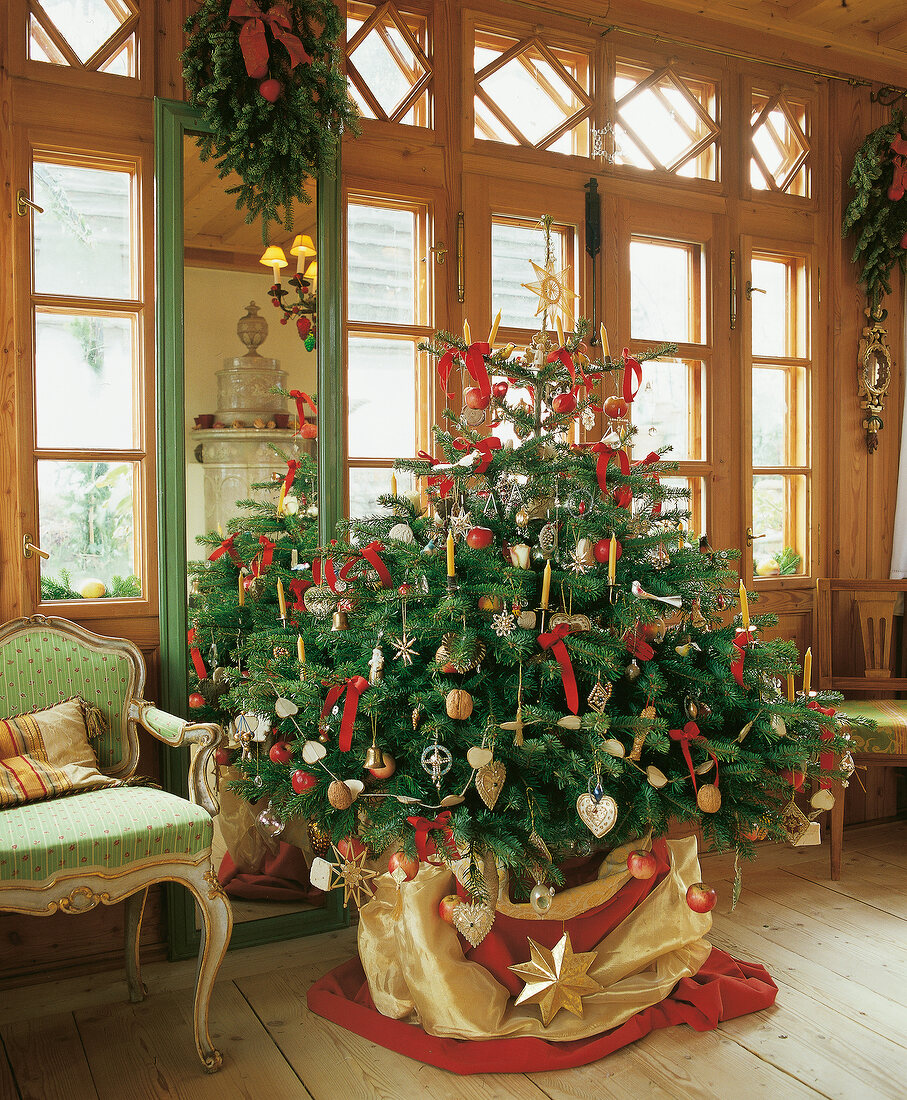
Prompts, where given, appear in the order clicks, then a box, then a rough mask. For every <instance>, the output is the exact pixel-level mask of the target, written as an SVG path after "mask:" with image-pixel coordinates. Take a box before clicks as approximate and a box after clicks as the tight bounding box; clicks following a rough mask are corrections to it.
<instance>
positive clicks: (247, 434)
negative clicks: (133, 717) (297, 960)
mask: <svg viewBox="0 0 907 1100" xmlns="http://www.w3.org/2000/svg"><path fill="white" fill-rule="evenodd" d="M202 129H203V128H202V126H201V125H200V123H199V120H198V118H197V116H196V115H195V113H194V112H193V111H192V109H191V108H189V107H187V106H186V105H185V104H182V103H172V102H163V101H161V102H159V103H158V109H157V138H156V141H157V222H158V301H159V347H160V351H161V354H160V361H159V408H160V410H161V416H160V439H159V453H160V466H161V469H160V476H159V481H160V484H161V487H162V489H161V497H160V505H161V506H160V520H161V544H162V554H161V560H162V561H165V562H166V575H165V576H164V577H162V602H161V611H162V619H161V650H162V680H163V683H162V692H163V695H164V701H165V703H166V704H167V705H168V707H169V708H170V709H171V710H172V711H173V712H174V713H177V714H184V715H186V714H189V713H191V712H190V711H188V710H187V697H188V687H187V684H188V681H187V665H186V662H187V646H186V631H187V627H188V625H189V618H190V616H189V613H188V612H189V609H191V601H192V600H193V595H192V592H191V589H190V590H187V582H186V576H187V563H191V562H193V561H203V560H204V559H205V558H206V556H207V554H208V553H209V549H210V548H209V547H205V546H202V545H200V544H199V542H198V541H197V539H198V536H199V535H203V534H206V533H207V534H210V533H211V532H221V533H223V532H226V531H228V530H229V524H230V521H231V520H233V519H235V518H236V517H239V516H241V515H243V514H244V512H245V511H246V510H244V509H242V508H241V507H240V506H239V503H238V502H240V501H244V500H250V499H251V500H254V499H256V498H262V499H267V498H268V497H269V496H270V494H271V492H272V491H271V490H269V489H268V488H261V486H262V484H263V483H264V484H269V483H273V482H274V481H276V480H277V479H282V477H283V475H284V473H285V472H286V468H287V467H286V460H287V459H292V458H295V459H299V458H300V457H301V456H303V455H308V456H309V457H310V458H311V459H312V460H313V461H314V463H315V464H316V466H317V469H318V479H317V482H316V485H315V486H314V492H313V493H312V499H311V500H306V499H303V501H302V504H303V506H304V507H311V508H312V509H313V510H314V508H315V507H316V499H317V506H318V510H319V526H320V527H321V529H322V531H325V530H326V529H328V527H329V525H330V524H331V519H332V517H333V516H334V514H335V512H336V508H337V502H336V501H335V500H332V499H331V497H332V493H333V489H334V487H335V486H336V485H339V484H340V477H339V473H336V474H335V472H334V471H333V470H332V469H331V467H330V464H331V462H336V461H337V460H338V457H339V456H336V455H334V456H332V455H331V454H329V453H325V450H326V448H325V447H324V446H323V445H322V446H321V447H320V448H319V443H318V438H317V437H318V436H319V435H320V436H322V437H324V435H325V434H326V433H325V432H324V431H323V430H322V431H319V430H318V428H319V425H318V424H317V417H316V413H315V406H316V404H318V405H320V404H321V399H320V398H317V397H316V395H317V394H319V393H322V395H323V396H324V397H326V398H327V403H328V405H332V404H333V402H334V401H335V400H336V395H337V393H338V387H337V385H336V380H335V379H334V378H333V376H332V372H333V370H334V369H335V368H334V364H333V363H332V362H331V357H330V356H329V355H328V354H327V347H330V346H335V347H336V346H337V344H336V343H335V342H333V343H327V344H326V343H325V342H326V341H330V340H331V323H332V318H333V317H335V316H339V311H338V309H337V306H336V302H335V301H333V300H332V299H336V295H337V293H338V287H339V278H338V274H339V273H338V272H337V270H336V267H337V263H336V259H337V255H338V250H337V247H336V238H337V237H338V236H339V224H338V222H337V217H336V212H337V204H336V187H337V183H336V180H326V179H325V180H318V181H315V180H311V181H309V183H308V185H307V196H308V199H309V200H310V201H308V202H306V201H304V200H303V199H300V200H299V201H298V202H297V203H296V205H295V208H294V210H293V225H294V228H293V231H292V233H287V232H282V231H280V230H279V229H278V228H277V227H273V226H272V234H271V236H272V243H274V244H278V245H280V247H281V249H282V251H283V253H284V255H285V258H286V259H287V260H288V261H289V265H288V266H287V267H286V268H280V267H274V268H271V267H268V266H265V265H263V264H262V262H261V260H262V258H263V245H262V240H261V229H260V226H259V225H258V224H247V223H246V221H245V217H244V213H243V212H242V211H239V210H237V209H236V205H235V196H233V195H231V194H229V193H228V191H229V188H230V187H231V186H233V185H234V184H235V182H236V181H235V180H233V179H231V178H230V177H229V176H228V177H226V178H225V179H220V178H218V171H217V167H216V165H215V164H214V162H213V161H211V160H209V161H206V162H202V160H201V158H200V156H199V149H198V141H197V138H198V134H199V133H200V132H201V131H202ZM328 219H330V221H329V220H328ZM284 238H286V239H284ZM280 262H281V261H280V260H275V263H280ZM291 279H293V282H290V280H291ZM278 280H279V281H281V283H282V286H283V288H284V289H285V290H286V291H287V294H286V296H285V297H284V298H282V299H281V301H282V303H283V306H282V307H281V306H275V305H274V303H273V299H272V295H271V292H270V288H271V286H272V284H273V283H274V282H275V281H278ZM291 305H295V306H296V307H297V308H296V310H295V311H293V313H291V314H288V309H289V307H290V306H291ZM324 315H326V318H327V319H326V320H325V319H324ZM275 390H280V391H283V393H284V394H289V393H294V394H297V395H300V394H304V395H305V398H302V397H297V398H294V397H287V396H283V395H282V394H281V393H277V392H275ZM323 472H326V476H324V477H322V473H323ZM321 482H323V483H324V484H320V483H321ZM326 498H327V499H326ZM187 600H188V607H187ZM227 644H228V642H227V640H226V639H225V641H224V645H227ZM201 659H202V660H203V661H204V662H205V664H206V667H207V668H209V671H210V673H211V674H212V675H213V676H214V677H216V676H217V668H218V659H219V654H218V651H217V642H216V639H215V641H214V642H213V643H212V645H211V646H210V649H209V650H208V651H207V652H205V653H204V654H201ZM228 734H229V735H230V736H231V747H232V749H233V750H234V751H235V752H238V751H240V749H241V746H240V745H239V743H238V735H237V731H236V730H235V729H232V728H231V729H228ZM234 742H236V743H235V744H234ZM253 751H254V746H253ZM237 774H238V773H236V772H235V769H234V768H233V767H232V766H231V762H230V760H229V759H228V758H227V757H226V756H223V757H222V758H221V761H220V762H219V764H218V765H217V766H216V767H215V768H214V770H213V772H212V774H211V776H210V780H211V783H212V786H215V785H216V787H217V789H218V794H219V800H220V805H221V811H220V814H219V815H218V817H217V819H216V820H215V831H214V860H215V867H216V869H217V871H218V875H219V878H220V880H221V882H222V884H223V885H224V887H225V889H226V891H227V894H228V896H230V898H231V902H232V904H233V911H234V922H235V923H234V933H233V941H232V942H233V945H234V946H239V945H243V944H252V943H258V942H264V941H266V940H270V939H278V938H283V937H289V936H294V935H299V934H302V933H303V932H306V931H318V930H322V929H324V928H327V927H332V926H336V925H339V924H341V923H343V919H344V918H343V915H342V911H341V910H340V908H339V906H338V904H337V901H336V899H335V898H334V897H333V896H331V895H325V894H323V893H322V892H321V891H319V890H317V889H315V888H313V887H312V886H311V885H310V884H309V880H308V869H307V868H308V864H309V863H310V862H311V858H312V849H311V841H310V838H309V835H308V832H307V830H306V827H305V824H304V823H301V822H300V823H293V822H291V823H289V824H287V825H286V826H282V825H281V823H280V822H278V821H276V820H275V819H274V818H273V817H272V815H270V813H269V810H268V806H267V805H266V804H264V802H262V804H258V803H250V802H248V801H246V800H245V799H243V798H241V797H239V796H238V795H237V794H236V793H235V792H234V791H233V789H232V781H233V779H235V778H236V777H237ZM167 779H168V785H169V786H170V787H171V789H174V790H181V789H182V787H183V784H184V783H185V773H184V772H183V771H181V770H180V769H179V768H173V769H171V771H170V772H169V773H168V775H167ZM168 909H169V916H170V925H171V953H172V954H174V955H182V954H187V953H189V952H190V951H191V949H192V947H193V941H194V940H195V938H196V937H197V934H198V928H197V923H196V918H195V915H194V908H193V907H191V906H188V905H187V904H186V900H185V896H184V893H183V892H180V891H173V892H172V896H171V897H170V898H169V899H168Z"/></svg>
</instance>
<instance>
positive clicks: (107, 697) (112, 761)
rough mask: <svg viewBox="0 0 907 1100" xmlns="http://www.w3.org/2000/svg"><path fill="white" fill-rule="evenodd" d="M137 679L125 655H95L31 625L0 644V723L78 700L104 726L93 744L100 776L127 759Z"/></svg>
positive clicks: (47, 628)
mask: <svg viewBox="0 0 907 1100" xmlns="http://www.w3.org/2000/svg"><path fill="white" fill-rule="evenodd" d="M135 687H136V674H135V669H134V667H133V665H132V662H131V661H130V660H129V658H128V657H126V656H125V654H122V653H117V652H116V651H115V650H111V649H105V650H96V649H92V648H90V647H89V646H87V645H85V644H84V643H83V642H80V641H78V640H77V639H76V638H71V637H69V636H68V635H66V634H62V633H60V632H59V631H57V630H54V629H53V627H50V626H46V625H35V626H33V627H30V628H29V629H28V630H27V631H23V632H22V633H21V634H19V635H17V636H16V637H14V638H10V639H9V640H8V641H6V642H4V643H2V644H0V718H9V717H11V716H13V715H16V714H27V713H28V712H29V711H33V710H43V709H44V708H45V707H52V706H54V705H55V704H57V703H62V702H63V701H64V700H65V699H72V698H73V696H76V695H79V696H81V697H82V698H83V699H84V700H85V701H86V702H87V703H91V705H92V706H95V707H97V708H98V709H99V710H100V711H101V713H102V714H103V715H104V718H105V719H106V720H107V732H106V733H105V734H103V735H102V736H101V737H98V738H96V739H95V740H93V742H92V747H93V748H94V750H95V753H96V755H97V758H98V766H99V767H100V768H101V770H102V771H104V770H107V769H109V768H112V767H115V766H116V765H117V764H118V763H119V762H120V761H121V760H122V759H123V758H124V757H125V756H126V754H127V749H126V745H127V739H126V709H127V706H128V702H129V699H130V698H131V697H132V696H133V695H134V694H135Z"/></svg>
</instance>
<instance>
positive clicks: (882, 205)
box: [841, 111, 907, 309]
mask: <svg viewBox="0 0 907 1100" xmlns="http://www.w3.org/2000/svg"><path fill="white" fill-rule="evenodd" d="M903 119H904V116H903V114H902V113H901V112H900V111H895V112H894V113H893V114H892V117H891V121H890V122H887V123H885V125H884V126H880V127H879V128H878V129H877V130H873V132H872V133H871V134H870V135H869V136H868V137H867V138H866V140H865V141H864V142H863V144H862V145H861V146H860V148H859V149H858V150H857V153H856V156H855V157H854V162H853V170H852V171H851V173H850V179H849V180H848V183H849V184H850V186H851V187H853V189H854V191H855V192H856V194H855V195H854V198H853V200H852V201H851V203H850V205H849V206H848V207H847V210H846V211H845V212H844V220H843V223H842V225H841V235H842V236H843V237H846V236H847V235H848V234H849V233H851V232H853V233H855V234H856V236H857V243H856V245H855V246H854V250H853V256H852V257H851V259H852V260H853V262H854V263H862V271H861V272H860V282H862V283H863V284H864V285H865V287H866V292H867V294H868V296H869V301H870V305H871V307H872V308H873V309H875V308H877V307H878V305H879V301H880V299H881V297H882V294H883V293H885V294H890V293H891V282H890V279H889V276H890V274H891V269H892V268H893V267H894V265H895V264H896V263H897V264H899V265H900V268H901V271H904V272H907V252H905V247H904V245H905V239H907V201H905V199H904V197H903V195H902V196H901V197H900V198H897V199H894V198H891V197H889V189H890V188H891V187H892V184H893V182H894V177H895V157H894V154H893V151H892V148H891V145H892V142H893V141H895V140H896V139H898V138H899V137H900V129H901V123H902V122H903Z"/></svg>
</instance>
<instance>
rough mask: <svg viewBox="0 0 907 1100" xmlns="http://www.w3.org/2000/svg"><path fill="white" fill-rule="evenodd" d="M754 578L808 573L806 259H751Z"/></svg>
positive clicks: (765, 255) (769, 256)
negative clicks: (757, 539)
mask: <svg viewBox="0 0 907 1100" xmlns="http://www.w3.org/2000/svg"><path fill="white" fill-rule="evenodd" d="M751 283H752V287H753V289H752V296H751V297H752V349H753V366H752V371H753V381H752V425H753V452H752V461H753V475H752V476H753V508H752V527H753V530H754V531H755V532H756V534H757V535H758V536H761V537H760V538H759V541H758V542H757V543H756V544H755V547H754V552H755V560H754V565H755V571H756V573H757V575H759V576H774V575H777V574H778V573H782V574H793V575H797V574H808V573H809V555H808V547H809V524H810V521H809V491H810V470H809V464H810V453H809V452H810V447H809V386H810V374H811V371H810V367H811V363H810V359H809V353H808V348H809V334H808V324H807V316H808V294H809V291H808V279H807V262H806V260H805V258H803V257H798V256H792V255H782V254H778V253H767V252H765V253H759V252H757V253H754V255H753V259H752V279H751Z"/></svg>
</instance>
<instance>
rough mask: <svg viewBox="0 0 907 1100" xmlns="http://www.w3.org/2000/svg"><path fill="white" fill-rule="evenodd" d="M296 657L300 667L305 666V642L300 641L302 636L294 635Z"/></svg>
mask: <svg viewBox="0 0 907 1100" xmlns="http://www.w3.org/2000/svg"><path fill="white" fill-rule="evenodd" d="M296 656H297V657H298V658H299V663H300V664H301V665H304V664H305V642H304V641H303V640H302V635H301V634H297V635H296Z"/></svg>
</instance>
